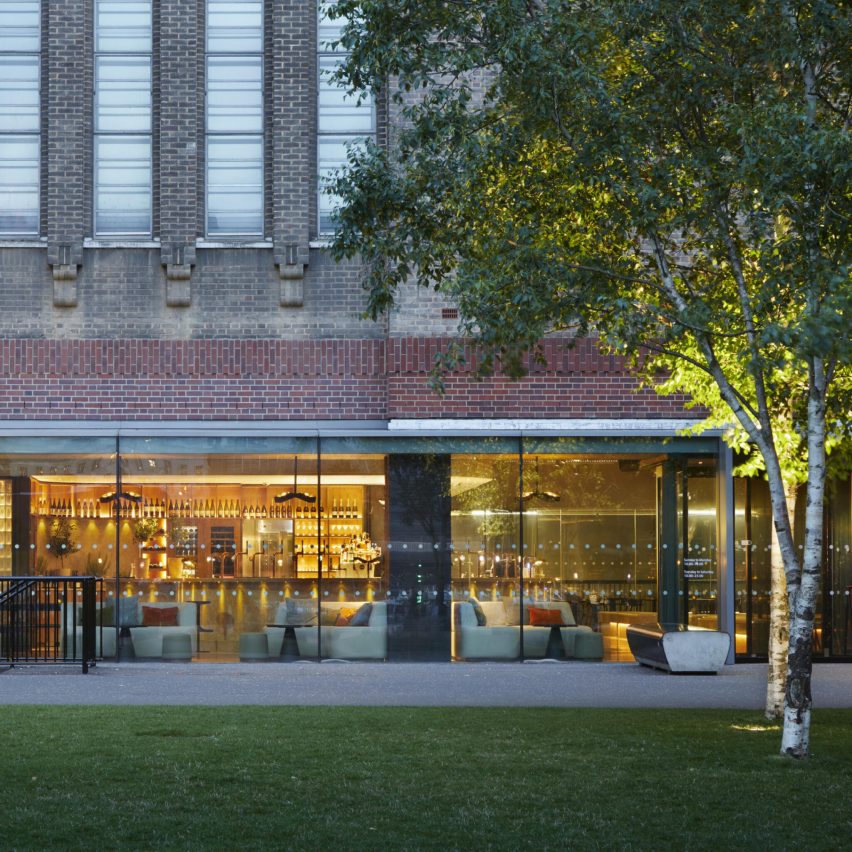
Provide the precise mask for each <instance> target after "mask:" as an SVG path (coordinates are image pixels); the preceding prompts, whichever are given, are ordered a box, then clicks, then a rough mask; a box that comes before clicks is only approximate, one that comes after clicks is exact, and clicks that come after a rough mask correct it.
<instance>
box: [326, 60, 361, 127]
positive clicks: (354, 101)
mask: <svg viewBox="0 0 852 852" xmlns="http://www.w3.org/2000/svg"><path fill="white" fill-rule="evenodd" d="M337 65H338V61H337V59H335V58H334V57H325V56H321V57H320V58H319V75H320V76H319V126H320V131H321V132H323V133H334V132H341V131H342V132H347V133H372V132H373V130H374V129H375V128H374V117H373V116H374V110H373V101H372V98H371V97H370V96H369V95H365V96H364V97H363V99H361V100H360V103H359V98H358V95H356V94H351V95H349V94H347V93H346V87H345V86H341V85H339V84H338V83H335V82H334V81H332V80H331V74H333V73H334V70H335V69H336V67H337Z"/></svg>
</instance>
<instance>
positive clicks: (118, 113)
mask: <svg viewBox="0 0 852 852" xmlns="http://www.w3.org/2000/svg"><path fill="white" fill-rule="evenodd" d="M94 162H95V205H94V206H95V235H96V236H119V235H128V236H134V237H141V236H148V235H150V234H151V0H96V3H95V159H94Z"/></svg>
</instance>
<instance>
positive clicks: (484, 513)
mask: <svg viewBox="0 0 852 852" xmlns="http://www.w3.org/2000/svg"><path fill="white" fill-rule="evenodd" d="M519 478H520V463H519V456H518V454H517V453H514V454H512V455H453V456H452V462H451V476H450V482H449V492H450V504H451V531H452V548H451V554H450V556H451V560H452V600H453V616H452V638H453V658H454V659H458V660H477V659H505V660H512V659H517V658H518V657H520V655H521V626H520V625H521V613H520V609H521V607H520V601H521V564H522V550H521V543H520V525H519V523H518V519H519V517H520V503H519V494H520V488H519ZM472 601H473V602H475V604H474V603H471V602H472ZM483 628H485V629H483ZM536 655H537V656H544V653H543V649H542V653H541V654H533V656H536Z"/></svg>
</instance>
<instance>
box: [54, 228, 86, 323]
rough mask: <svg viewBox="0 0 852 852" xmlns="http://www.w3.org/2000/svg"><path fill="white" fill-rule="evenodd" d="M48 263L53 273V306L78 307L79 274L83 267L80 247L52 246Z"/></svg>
mask: <svg viewBox="0 0 852 852" xmlns="http://www.w3.org/2000/svg"><path fill="white" fill-rule="evenodd" d="M47 262H48V263H49V264H50V268H51V272H52V273H53V304H54V305H55V306H56V307H57V308H74V307H76V306H77V273H78V270H79V268H80V267H81V266H82V265H83V250H82V247H80V246H74V245H71V244H70V243H60V244H57V245H52V246H50V248H49V250H48V258H47Z"/></svg>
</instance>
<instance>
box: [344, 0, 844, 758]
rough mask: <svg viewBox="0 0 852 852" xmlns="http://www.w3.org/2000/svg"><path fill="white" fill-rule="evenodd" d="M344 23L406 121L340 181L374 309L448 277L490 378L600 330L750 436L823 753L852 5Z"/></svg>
mask: <svg viewBox="0 0 852 852" xmlns="http://www.w3.org/2000/svg"><path fill="white" fill-rule="evenodd" d="M335 14H343V15H346V16H347V17H348V18H349V20H350V25H349V27H348V28H347V30H346V33H345V35H344V43H345V46H346V47H347V49H348V50H349V51H350V54H349V59H348V61H347V63H346V65H345V67H344V69H343V71H342V72H341V80H345V81H346V82H347V84H348V85H351V86H352V87H353V88H355V89H365V88H369V89H372V90H373V91H374V92H376V93H377V94H378V96H379V98H380V99H385V102H386V103H387V104H388V107H389V109H390V110H391V112H393V113H394V114H395V116H396V117H397V118H399V119H400V125H399V131H398V132H397V133H396V135H395V136H394V141H393V145H392V146H390V147H388V148H382V147H380V146H377V145H370V144H367V145H365V146H364V147H362V148H360V149H358V150H353V152H352V154H351V157H350V168H349V169H348V171H347V172H346V173H344V174H342V175H340V176H339V178H338V180H337V181H336V184H335V191H336V193H337V194H338V195H339V196H340V198H341V200H342V207H341V209H340V211H339V216H338V222H339V232H338V234H337V236H336V238H335V243H334V247H335V249H336V252H337V254H338V255H339V256H354V255H356V254H357V255H360V257H361V258H362V259H363V260H364V261H365V270H366V272H365V286H366V288H367V290H368V292H369V312H370V313H371V314H372V315H373V316H378V315H379V314H381V313H382V312H383V311H386V310H387V309H388V308H389V307H390V306H391V305H392V304H393V300H394V295H395V293H396V290H397V288H398V287H400V286H403V285H406V284H408V283H409V282H410V281H412V280H413V281H415V282H416V283H417V284H419V285H422V286H428V287H436V288H438V289H439V290H441V291H443V292H445V293H446V294H447V295H448V296H449V297H450V298H452V299H454V300H455V301H456V302H457V304H458V306H459V309H460V316H461V323H460V331H461V333H462V335H464V336H469V337H471V338H473V339H474V340H475V341H476V342H477V343H478V344H479V345H480V347H481V349H482V351H483V352H484V353H485V357H484V358H483V359H482V369H483V370H485V371H488V370H489V369H492V368H494V367H495V365H497V366H499V368H500V369H502V370H503V371H505V372H508V373H509V374H520V373H522V372H523V370H524V367H525V363H526V361H525V359H526V358H527V357H528V353H532V356H531V357H536V353H537V351H538V343H539V341H540V340H541V339H542V338H543V337H544V336H546V335H548V334H555V333H558V334H562V335H566V336H567V337H569V338H570V337H571V336H580V335H588V334H594V335H596V336H597V337H599V339H600V342H601V345H602V346H604V347H607V348H609V349H610V350H612V351H615V352H618V353H621V354H624V355H625V356H627V357H628V358H630V359H631V360H632V362H633V365H634V367H635V369H636V370H637V371H638V372H640V373H641V374H643V375H645V376H646V377H649V379H651V380H653V379H655V378H657V379H658V378H659V377H660V376H661V375H668V376H669V378H668V380H667V387H668V388H670V389H672V388H678V389H682V390H687V391H689V392H690V393H691V394H692V395H693V398H694V399H696V401H697V402H699V403H700V404H703V405H705V406H706V407H707V408H708V409H709V414H710V417H711V420H713V421H715V422H721V421H725V422H730V423H732V424H733V425H734V427H735V430H738V431H739V432H740V434H741V436H744V437H745V438H746V439H747V440H748V442H749V444H750V446H752V447H754V448H756V450H757V453H758V454H759V457H760V460H761V465H762V468H763V470H764V471H765V476H766V478H767V481H768V484H769V491H770V496H771V503H772V515H773V522H774V528H775V534H776V537H777V548H778V552H779V554H780V558H781V560H782V561H783V567H784V574H785V579H786V590H787V601H788V606H789V625H788V626H789V638H788V642H787V648H786V669H787V677H786V690H785V700H784V725H783V735H782V743H781V751H782V753H783V754H786V755H789V756H792V757H804V756H806V755H807V754H808V749H809V730H810V714H811V703H812V702H811V688H810V684H811V647H812V639H813V626H814V614H815V610H816V603H817V589H818V583H819V577H820V568H821V560H822V543H823V506H824V498H825V487H826V454H827V450H828V449H829V448H830V446H831V444H832V442H833V441H841V440H843V438H844V437H845V433H846V431H847V429H848V426H849V420H850V414H849V412H850V408H849V405H848V398H847V397H846V395H845V393H841V392H840V391H841V390H843V389H844V388H847V387H848V386H849V384H850V361H851V360H852V343H850V334H849V320H850V301H852V287H850V280H849V257H850V250H849V249H850V240H849V234H850V232H849V222H850V184H849V175H850V162H852V157H851V156H850V153H852V151H850V145H849V116H850V94H849V93H850V76H852V69H851V68H850V56H852V51H850V50H849V48H850V39H849V15H848V9H846V7H845V5H844V4H843V3H841V2H830V0H812V2H792V0H763V2H758V0H738V2H735V3H730V2H724V3H723V2H720V0H609V1H608V2H605V0H417V2H414V0H339V2H338V3H337V5H336V8H335ZM457 358H458V350H457V349H455V348H454V347H450V349H449V350H448V352H447V353H446V356H445V358H444V361H443V364H442V366H443V367H444V368H446V369H451V368H452V367H453V365H454V363H455V360H456V359H457ZM793 437H795V441H796V451H795V453H792V452H790V449H791V447H792V441H793ZM798 481H804V483H805V485H804V488H805V490H806V500H805V518H804V527H805V540H804V545H803V550H802V551H801V553H800V552H799V551H798V550H797V548H796V546H795V545H794V542H793V530H792V523H791V517H790V512H789V508H788V500H787V498H788V495H789V493H790V489H791V486H792V485H793V484H795V483H796V482H798ZM778 638H779V637H778V636H776V641H777V639H778Z"/></svg>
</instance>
